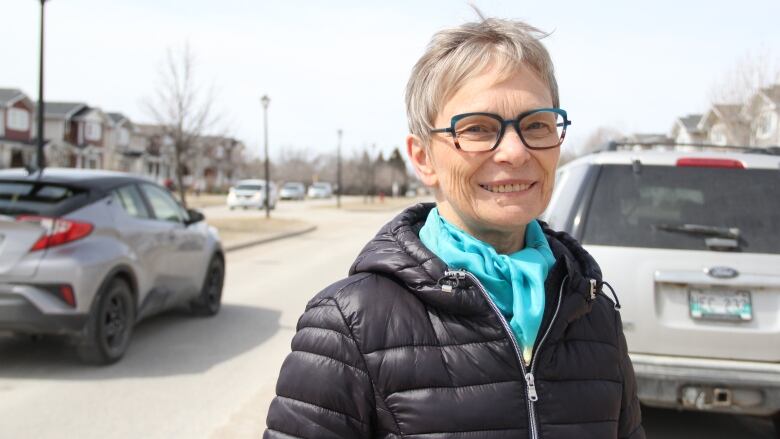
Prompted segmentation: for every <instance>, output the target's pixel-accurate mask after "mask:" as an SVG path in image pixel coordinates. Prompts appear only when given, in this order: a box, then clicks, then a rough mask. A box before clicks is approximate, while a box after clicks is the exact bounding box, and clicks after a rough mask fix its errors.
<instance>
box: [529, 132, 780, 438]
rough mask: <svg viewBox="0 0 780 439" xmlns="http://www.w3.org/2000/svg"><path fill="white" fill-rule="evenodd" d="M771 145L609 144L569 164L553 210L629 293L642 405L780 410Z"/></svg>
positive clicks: (551, 217)
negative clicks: (614, 147)
mask: <svg viewBox="0 0 780 439" xmlns="http://www.w3.org/2000/svg"><path fill="white" fill-rule="evenodd" d="M680 148H688V149H692V148H691V147H690V146H681V147H680ZM774 152H775V153H777V150H775V151H774ZM772 153H773V151H772V149H766V150H754V153H750V150H748V149H747V148H746V149H745V152H744V153H736V152H733V151H732V152H727V151H723V150H714V151H713V150H710V151H707V150H696V151H665V152H657V151H610V152H602V153H597V154H591V155H588V156H585V157H582V158H580V159H577V160H575V161H573V162H571V163H569V164H567V165H565V166H563V167H561V168H560V169H559V171H558V175H557V177H556V179H557V180H556V188H555V191H554V193H553V196H552V201H551V202H550V205H549V208H548V210H547V212H546V213H545V215H544V219H545V220H546V221H548V222H549V223H550V225H551V226H552V228H553V229H556V230H564V231H567V232H569V233H570V234H571V235H573V236H574V238H576V239H578V240H580V241H581V242H582V244H583V246H584V248H585V249H586V250H587V251H588V252H590V253H591V254H592V255H593V256H594V257H595V259H596V260H597V261H599V263H600V265H601V270H602V273H603V276H604V279H605V280H606V281H608V282H609V283H611V285H612V287H614V289H615V291H616V292H617V296H618V298H619V300H620V303H621V304H622V309H621V312H620V314H621V315H622V321H623V329H624V332H625V336H626V339H627V341H628V350H629V354H630V356H631V360H632V362H633V365H634V370H635V372H636V379H637V384H638V396H639V399H640V400H641V401H642V402H643V403H644V404H647V405H650V406H659V407H669V408H678V409H687V410H704V411H717V412H726V413H739V414H751V415H762V416H772V415H774V416H775V419H776V420H780V234H779V233H778V226H779V225H780V155H778V154H772ZM611 348H612V347H611ZM778 428H779V429H780V423H778Z"/></svg>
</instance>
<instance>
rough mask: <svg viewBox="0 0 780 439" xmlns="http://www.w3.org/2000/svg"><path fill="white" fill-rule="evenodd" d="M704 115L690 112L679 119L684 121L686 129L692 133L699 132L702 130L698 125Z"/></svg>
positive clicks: (681, 121)
mask: <svg viewBox="0 0 780 439" xmlns="http://www.w3.org/2000/svg"><path fill="white" fill-rule="evenodd" d="M702 116H703V115H702V114H689V115H687V116H682V117H679V118H677V120H679V121H680V123H682V126H683V127H685V130H686V131H688V132H690V133H698V132H700V130H699V128H698V126H699V122H700V121H701V118H702Z"/></svg>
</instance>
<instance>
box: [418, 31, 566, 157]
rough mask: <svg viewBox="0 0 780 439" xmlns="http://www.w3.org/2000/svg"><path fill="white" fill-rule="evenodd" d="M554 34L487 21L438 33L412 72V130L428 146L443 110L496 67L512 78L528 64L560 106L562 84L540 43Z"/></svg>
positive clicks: (557, 105)
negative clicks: (465, 87) (472, 81)
mask: <svg viewBox="0 0 780 439" xmlns="http://www.w3.org/2000/svg"><path fill="white" fill-rule="evenodd" d="M548 35H549V34H547V33H544V32H542V31H540V30H539V29H537V28H535V27H533V26H531V25H529V24H527V23H524V22H522V21H513V20H503V19H498V18H488V19H485V20H482V21H479V22H473V23H465V24H463V25H460V26H458V27H454V28H450V29H444V30H441V31H439V32H437V33H436V34H435V35H434V36H433V39H432V40H431V42H430V43H429V44H428V47H427V49H426V50H425V53H424V54H423V56H422V57H421V58H420V59H419V60H418V61H417V64H415V66H414V69H412V74H411V77H410V78H409V82H408V83H407V85H406V114H407V118H408V119H409V131H410V132H411V134H413V135H415V136H417V137H418V138H420V139H421V140H422V142H423V144H424V145H425V146H427V145H428V144H429V143H430V137H431V135H430V130H432V129H433V128H434V127H433V121H434V119H435V118H436V115H437V114H438V113H439V111H440V110H441V107H442V106H443V105H444V104H445V103H446V100H448V99H449V98H450V97H452V96H453V95H454V94H455V93H456V92H457V91H458V90H459V89H460V88H461V87H462V86H463V85H464V84H465V82H466V81H467V80H469V79H471V78H473V77H475V76H477V75H479V74H481V73H483V72H484V70H485V69H486V68H487V67H488V66H490V65H493V64H497V65H498V67H499V69H500V71H502V72H503V74H506V75H507V76H509V75H510V74H511V73H512V72H513V71H515V70H516V69H517V68H518V67H520V65H521V64H523V63H525V65H526V66H528V68H530V69H531V70H532V71H533V72H534V73H536V74H538V75H539V77H540V78H541V79H542V81H544V82H545V83H546V84H547V86H548V87H549V89H550V94H551V95H552V101H553V107H555V108H558V107H559V106H560V102H559V96H558V82H557V81H556V79H555V71H554V68H553V63H552V60H551V59H550V54H549V53H548V52H547V49H546V48H545V47H544V45H542V43H541V41H540V40H541V39H542V38H544V37H546V36H548Z"/></svg>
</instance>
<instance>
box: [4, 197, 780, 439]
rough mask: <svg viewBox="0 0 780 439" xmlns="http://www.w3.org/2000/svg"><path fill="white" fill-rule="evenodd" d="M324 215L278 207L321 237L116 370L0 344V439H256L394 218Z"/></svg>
mask: <svg viewBox="0 0 780 439" xmlns="http://www.w3.org/2000/svg"><path fill="white" fill-rule="evenodd" d="M328 204H330V203H329V202H327V201H316V202H308V201H307V202H303V203H291V202H288V203H281V204H280V205H279V207H278V208H277V210H276V211H275V212H274V216H276V217H289V218H306V219H308V220H309V221H311V222H314V223H315V224H317V225H318V229H317V230H316V231H315V232H312V233H310V234H307V235H303V236H299V237H295V238H291V239H287V240H283V241H276V242H272V243H268V244H264V245H261V246H257V247H253V248H249V249H245V250H240V251H236V252H232V253H230V254H229V255H228V257H227V267H228V268H227V270H228V271H227V281H226V288H225V294H224V305H223V309H222V311H221V312H220V314H219V315H218V316H216V317H214V318H193V317H190V316H188V315H186V314H185V313H181V312H179V313H176V312H174V313H169V314H166V315H163V316H159V317H156V318H153V319H151V320H148V321H145V322H143V323H141V324H140V325H139V326H138V327H137V328H136V332H135V334H134V338H133V341H132V344H131V346H130V348H129V351H128V352H127V355H126V357H125V358H124V359H123V360H122V361H121V362H120V363H118V364H116V365H113V366H110V367H102V368H100V367H91V366H85V365H82V364H80V363H79V361H78V359H77V358H76V356H75V355H74V354H73V352H72V351H71V349H70V348H69V346H68V345H67V344H66V343H64V342H63V341H61V340H58V339H55V338H43V339H38V340H31V339H30V338H28V337H6V336H0V439H5V438H14V439H15V438H36V439H38V438H40V439H46V438H72V437H78V438H82V439H89V438H101V439H103V438H107V437H109V438H136V437H143V438H166V439H167V438H179V437H182V438H183V437H186V438H258V437H260V434H261V432H262V429H263V427H264V421H265V414H266V411H267V407H268V404H269V402H270V400H271V398H272V397H273V395H274V385H275V380H276V376H277V373H278V371H279V367H280V365H281V363H282V360H283V359H284V357H285V356H286V355H287V353H288V351H289V343H290V339H291V338H292V336H293V334H294V328H295V324H296V321H297V319H298V316H299V315H300V313H301V312H302V310H303V308H304V305H305V303H306V301H307V300H308V299H309V298H310V297H311V296H312V295H314V294H315V293H316V292H317V291H319V290H320V289H321V288H323V287H324V286H326V285H327V284H329V283H330V282H333V281H335V280H337V279H338V278H340V277H341V276H343V275H344V274H345V273H346V270H347V268H348V267H349V265H350V263H351V262H352V260H353V258H354V257H355V256H356V254H357V252H358V251H359V250H360V248H361V247H362V246H363V244H364V243H365V242H366V241H367V240H368V239H369V238H370V237H372V236H373V234H374V233H375V232H376V230H377V229H378V228H379V227H380V226H381V225H382V224H383V223H384V222H385V221H386V220H388V219H389V218H390V217H391V216H392V215H393V212H389V211H384V212H381V211H380V212H349V213H345V212H340V211H337V210H336V209H332V208H329V207H326V206H327V205H328ZM205 210H206V214H207V215H262V214H263V213H262V212H229V211H227V210H226V209H224V208H221V207H214V208H208V209H205ZM645 419H646V421H645V426H646V429H647V431H648V436H649V437H650V438H654V439H660V438H664V439H666V438H669V439H676V438H685V439H696V438H707V439H719V438H724V439H725V438H729V439H731V438H746V439H751V438H773V437H775V436H774V433H773V430H772V426H771V424H770V423H769V422H767V421H765V420H756V419H752V418H747V417H733V416H724V415H713V414H700V413H678V412H673V411H665V410H649V409H648V410H646V411H645Z"/></svg>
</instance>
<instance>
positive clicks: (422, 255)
mask: <svg viewBox="0 0 780 439" xmlns="http://www.w3.org/2000/svg"><path fill="white" fill-rule="evenodd" d="M434 206H435V205H434V204H433V203H421V204H417V205H415V206H412V207H410V208H408V209H406V210H404V211H403V212H401V213H400V214H399V215H398V216H396V217H395V218H394V219H393V220H391V221H390V222H389V223H387V224H386V225H385V226H384V227H382V229H380V231H379V233H377V235H376V237H374V239H373V240H371V241H370V242H369V243H368V244H366V246H365V247H364V248H363V250H362V251H361V253H360V255H358V257H357V259H356V260H355V262H354V263H353V264H352V267H351V268H350V271H349V273H350V275H352V274H357V273H364V272H370V273H379V274H383V275H385V276H388V277H390V278H393V279H396V280H397V281H398V282H399V283H401V284H403V285H404V286H406V287H407V288H408V289H409V290H411V291H413V292H414V293H415V294H416V295H417V296H418V297H419V298H420V299H421V300H422V301H424V302H426V303H427V304H428V305H430V306H433V307H435V308H443V309H446V310H447V311H448V312H452V313H458V314H460V313H473V312H475V311H477V312H482V311H484V310H485V309H486V307H487V306H488V305H487V304H486V303H485V300H484V299H483V297H482V295H481V292H480V291H478V289H477V288H465V289H461V290H459V291H458V294H453V293H451V292H444V291H442V289H441V285H440V281H441V279H442V278H443V277H444V272H445V271H446V270H447V265H446V264H445V263H444V261H442V260H441V259H439V258H438V257H437V256H436V255H434V254H433V253H432V252H431V251H430V250H428V248H427V247H425V245H423V243H422V242H421V241H420V238H419V231H420V228H421V227H422V226H423V224H424V223H425V219H426V218H427V216H428V212H429V211H430V210H431V209H432V208H433V207H434ZM542 227H543V229H544V232H545V236H546V237H547V240H548V242H549V243H550V247H551V249H552V251H553V254H554V255H555V258H556V261H557V264H563V265H564V267H565V275H566V276H567V277H568V279H567V284H568V285H567V288H566V292H565V294H566V295H569V294H576V295H578V296H580V297H577V299H580V298H581V299H582V300H575V302H577V303H581V304H582V307H584V308H583V309H576V310H575V309H572V310H571V311H572V312H574V314H577V315H581V314H583V313H587V312H588V311H589V310H590V306H589V304H590V302H591V301H592V299H593V297H592V294H591V293H592V291H594V290H593V289H592V288H593V287H592V281H591V280H593V281H594V283H595V291H599V290H600V288H601V270H600V269H599V267H598V265H597V264H596V261H595V260H594V259H593V258H592V257H591V256H590V254H588V252H586V251H585V250H584V249H583V248H582V247H581V246H580V245H579V243H577V241H576V240H575V239H574V238H572V237H570V236H569V235H568V234H566V233H564V232H555V231H553V230H550V229H549V228H548V227H547V225H546V224H544V223H542ZM576 308H580V306H577V307H576Z"/></svg>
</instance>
